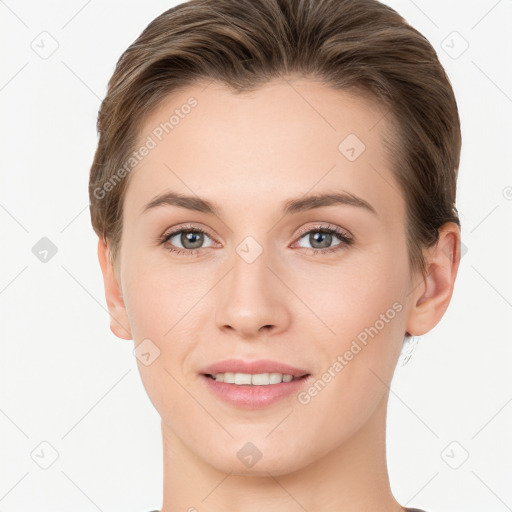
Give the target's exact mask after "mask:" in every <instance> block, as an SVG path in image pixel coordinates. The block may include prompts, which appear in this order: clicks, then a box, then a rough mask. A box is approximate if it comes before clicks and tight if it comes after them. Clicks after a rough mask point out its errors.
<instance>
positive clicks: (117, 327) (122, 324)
mask: <svg viewBox="0 0 512 512" xmlns="http://www.w3.org/2000/svg"><path fill="white" fill-rule="evenodd" d="M98 259H99V261H100V267H101V272H102V274H103V283H104V285H105V298H106V299H107V307H108V311H109V314H110V330H111V331H112V332H113V333H114V334H115V335H116V336H117V337H118V338H122V339H124V340H131V339H132V334H131V331H130V324H129V322H128V315H127V313H126V308H125V306H124V301H123V295H122V293H121V288H120V286H119V282H118V278H117V276H116V273H115V270H114V263H113V261H112V258H111V253H110V250H109V248H108V246H107V244H106V243H105V241H104V240H102V239H101V238H100V239H99V241H98Z"/></svg>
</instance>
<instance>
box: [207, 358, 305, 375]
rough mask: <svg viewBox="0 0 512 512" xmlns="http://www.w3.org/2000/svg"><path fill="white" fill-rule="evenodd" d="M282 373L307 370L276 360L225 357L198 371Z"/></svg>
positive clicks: (213, 373) (303, 373) (303, 372)
mask: <svg viewBox="0 0 512 512" xmlns="http://www.w3.org/2000/svg"><path fill="white" fill-rule="evenodd" d="M226 372H232V373H253V374H255V373H282V374H283V375H284V374H289V375H293V376H294V377H302V376H303V375H306V374H308V373H309V372H308V371H307V370H304V369H302V368H294V367H293V366H289V365H287V364H284V363H279V362H278V361H271V360H269V359H259V360H257V361H242V360H241V359H226V360H224V361H218V362H216V363H213V364H211V365H208V366H206V367H205V368H203V369H202V370H201V371H200V373H202V374H203V375H215V374H216V373H226Z"/></svg>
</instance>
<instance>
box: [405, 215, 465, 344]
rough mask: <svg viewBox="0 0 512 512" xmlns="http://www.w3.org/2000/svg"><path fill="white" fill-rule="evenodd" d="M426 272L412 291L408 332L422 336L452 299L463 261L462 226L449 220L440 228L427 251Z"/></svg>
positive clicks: (435, 322) (440, 316) (433, 324)
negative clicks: (461, 258)
mask: <svg viewBox="0 0 512 512" xmlns="http://www.w3.org/2000/svg"><path fill="white" fill-rule="evenodd" d="M425 260H426V270H427V272H426V275H425V276H423V277H422V282H421V283H420V285H419V286H418V285H416V287H415V288H414V290H413V291H412V292H411V294H412V300H411V302H412V307H411V309H410V311H409V314H408V317H407V332H408V333H409V334H411V335H412V336H421V335H422V334H425V333H427V332H428V331H430V330H431V329H433V328H434V327H435V326H436V325H437V324H438V322H439V321H440V320H441V318H442V317H443V315H444V313H445V311H446V309H447V308H448V304H449V303H450V300H451V298H452V293H453V286H454V283H455V278H456V276H457V271H458V269H459V263H460V228H459V226H458V225H457V224H455V223H454V222H447V223H446V224H443V226H441V228H440V229H439V239H438V242H437V243H436V245H435V246H434V247H432V248H430V249H429V250H427V252H426V254H425Z"/></svg>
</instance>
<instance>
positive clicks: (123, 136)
mask: <svg viewBox="0 0 512 512" xmlns="http://www.w3.org/2000/svg"><path fill="white" fill-rule="evenodd" d="M291 73H293V74H298V75H301V76H304V77H308V76H309V77H314V78H315V79H316V80H321V81H322V82H324V83H325V84H326V85H328V86H330V87H334V88H336V89H338V90H346V91H356V92H358V93H360V94H362V95H364V96H365V97H367V98H371V99H373V100H377V101H378V102H379V103H380V104H382V105H383V106H384V107H385V108H386V109H387V110H388V112H389V115H387V116H386V117H387V119H386V120H387V121H388V122H390V123H392V124H391V125H392V126H393V134H394V136H393V137H392V138H391V139H386V141H388V142H389V143H386V148H387V149H388V151H389V154H390V156H391V163H392V170H393V173H394V176H395V177H396V180H397V182H398V184H399V186H400V188H401V192H402V194H403V197H404V200H405V203H406V211H407V239H408V251H409V260H410V263H411V268H412V269H420V270H421V271H422V273H423V274H425V261H424V256H423V252H422V249H423V248H425V247H430V246H432V245H433V244H435V243H436V242H437V240H438V236H439V228H440V227H441V225H442V224H444V223H445V222H449V221H452V222H456V223H457V224H458V225H460V223H459V219H458V214H457V210H456V208H455V196H456V182H457V173H458V167H459V159H460V149H461V132H460V121H459V115H458V110H457V104H456V101H455V96H454V93H453V90H452V87H451V84H450V81H449V79H448V77H447V75H446V73H445V71H444V69H443V67H442V65H441V64H440V62H439V60H438V57H437V55H436V52H435V50H434V49H433V47H432V46H431V44H430V43H429V42H428V41H427V39H426V38H425V37H424V36H423V35H421V34H420V33H419V32H418V31H417V30H415V29H414V28H413V27H411V26H410V25H408V24H407V22H406V21H405V20H404V19H403V18H402V17H401V16H400V15H399V14H398V13H397V12H395V11H394V10H393V9H392V8H390V7H388V6H386V5H384V4H382V3H380V2H378V1H377V0H357V1H354V0H189V1H188V2H185V3H182V4H180V5H178V6H176V7H173V8H171V9H169V10H168V11H166V12H164V13H163V14H161V15H160V16H158V17H157V18H155V19H154V20H153V21H152V22H151V23H150V24H149V25H148V26H147V27H146V29H145V30H144V31H143V32H142V33H141V35H140V36H139V37H138V38H137V39H136V41H135V42H134V43H133V44H132V45H131V46H130V47H129V48H128V49H127V50H126V51H125V52H124V53H123V55H122V56H121V57H120V59H119V61H118V63H117V65H116V68H115V71H114V73H113V75H112V77H111V79H110V81H109V84H108V91H107V95H106V97H105V99H104V100H103V102H102V104H101V108H100V111H99V114H98V124H97V129H98V134H99V142H98V147H97V149H96V153H95V155H94V161H93V163H92V167H91V173H90V181H89V197H90V211H91V220H92V225H93V227H94V230H95V231H96V233H97V234H98V236H100V237H101V238H103V239H104V240H105V241H106V242H107V243H108V245H109V248H110V251H111V254H112V258H113V259H114V260H115V259H116V254H117V252H118V249H119V246H120V243H121V233H122V204H123V198H124V192H125V190H126V186H127V181H128V180H127V179H122V180H119V182H118V183H115V186H110V187H108V191H107V190H106V187H105V184H106V183H109V182H110V183H112V178H113V177H114V176H115V173H116V171H118V169H120V168H121V166H122V165H123V162H125V161H126V160H127V158H128V157H129V155H130V153H132V152H133V151H134V147H135V144H136V142H137V135H138V133H139V131H140V128H141V126H142V124H143V122H144V120H145V119H146V117H147V116H148V115H149V113H150V112H152V111H153V110H154V108H155V107H157V106H158V105H159V103H160V102H161V101H162V100H163V99H164V98H166V97H167V96H168V95H169V94H170V93H172V92H175V91H177V90H178V89H179V88H183V87H186V86H187V85H192V84H193V83H197V82H198V81H203V80H216V81H219V82H221V83H224V84H227V85H228V86H230V87H231V88H232V90H233V91H237V92H244V91H250V90H254V89H256V88H257V87H258V86H261V85H264V84H265V83H266V82H268V81H269V80H271V79H272V78H279V77H281V76H282V75H283V74H291ZM386 141H385V142H386ZM125 174H126V173H125ZM98 191H100V192H98Z"/></svg>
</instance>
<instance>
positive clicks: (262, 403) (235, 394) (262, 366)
mask: <svg viewBox="0 0 512 512" xmlns="http://www.w3.org/2000/svg"><path fill="white" fill-rule="evenodd" d="M226 372H232V373H251V374H256V373H282V374H289V375H293V376H294V377H296V379H295V380H292V381H290V382H281V383H280V384H269V385H268V386H250V385H238V384H228V383H226V382H217V381H215V380H214V379H212V378H211V377H208V375H214V374H216V373H226ZM201 374H202V375H201V379H202V380H203V381H204V382H205V385H206V386H207V387H208V389H209V390H210V391H212V392H213V393H214V394H215V395H216V396H217V397H218V398H220V399H221V400H223V401H224V402H226V403H228V404H230V405H233V406H235V407H239V408H243V409H260V408H262V407H266V406H269V405H272V404H274V403H276V402H277V401H279V400H281V399H283V398H285V397H287V396H290V395H291V394H295V395H296V394H297V393H298V392H299V389H300V388H302V387H303V386H305V385H306V384H305V383H306V382H309V381H310V377H311V375H310V374H309V373H308V372H307V371H306V370H303V369H300V368H294V367H292V366H289V365H287V364H284V363H279V362H277V361H269V360H259V361H249V362H247V361H241V360H238V359H229V360H225V361H219V362H217V363H214V364H211V365H209V366H207V367H205V368H203V369H202V370H201Z"/></svg>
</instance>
